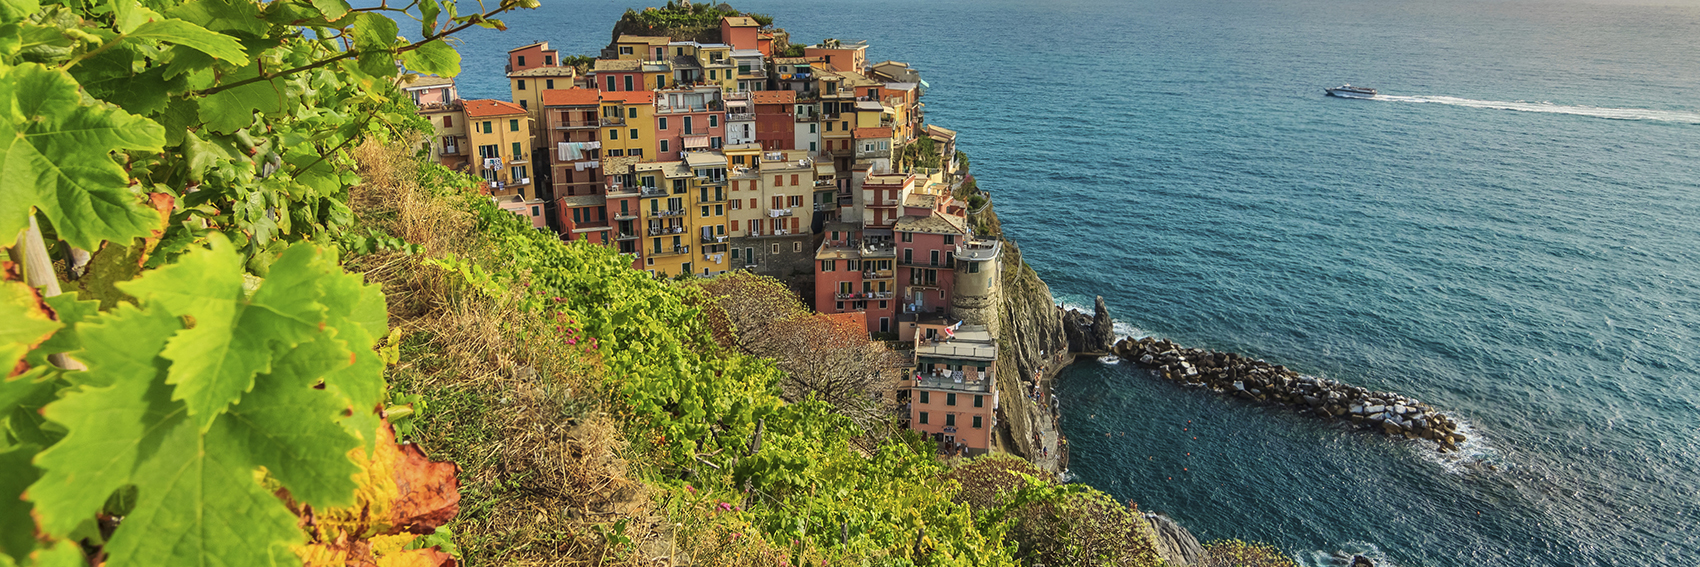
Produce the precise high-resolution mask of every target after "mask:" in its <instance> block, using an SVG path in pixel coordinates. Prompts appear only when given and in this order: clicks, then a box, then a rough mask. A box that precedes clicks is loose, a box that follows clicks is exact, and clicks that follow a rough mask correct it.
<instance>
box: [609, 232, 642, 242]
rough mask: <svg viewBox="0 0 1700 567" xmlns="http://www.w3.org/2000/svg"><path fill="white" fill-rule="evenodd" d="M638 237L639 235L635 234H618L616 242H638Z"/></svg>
mask: <svg viewBox="0 0 1700 567" xmlns="http://www.w3.org/2000/svg"><path fill="white" fill-rule="evenodd" d="M637 237H638V235H637V233H634V232H617V233H614V240H636V239H637Z"/></svg>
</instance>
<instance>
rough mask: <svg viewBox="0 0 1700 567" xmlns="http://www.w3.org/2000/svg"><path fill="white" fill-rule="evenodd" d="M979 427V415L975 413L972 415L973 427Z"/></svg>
mask: <svg viewBox="0 0 1700 567" xmlns="http://www.w3.org/2000/svg"><path fill="white" fill-rule="evenodd" d="M980 427H981V425H980V416H977V415H976V416H974V429H979V428H980Z"/></svg>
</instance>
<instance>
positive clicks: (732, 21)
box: [720, 16, 771, 55]
mask: <svg viewBox="0 0 1700 567" xmlns="http://www.w3.org/2000/svg"><path fill="white" fill-rule="evenodd" d="M760 31H761V24H758V23H756V20H755V18H749V17H745V16H727V17H724V18H720V43H724V44H727V45H730V46H732V49H760V48H761V41H760V33H759V32H760ZM769 41H771V36H770V37H769ZM770 49H771V47H770ZM762 54H763V55H767V53H766V52H765V51H764V52H763V53H762Z"/></svg>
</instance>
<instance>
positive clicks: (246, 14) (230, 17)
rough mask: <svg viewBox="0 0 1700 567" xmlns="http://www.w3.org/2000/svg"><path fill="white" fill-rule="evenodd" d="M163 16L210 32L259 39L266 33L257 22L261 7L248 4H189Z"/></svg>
mask: <svg viewBox="0 0 1700 567" xmlns="http://www.w3.org/2000/svg"><path fill="white" fill-rule="evenodd" d="M165 15H167V16H170V17H173V18H178V19H182V20H184V21H186V22H189V23H192V24H195V25H198V26H201V27H204V28H207V29H209V30H212V31H215V32H219V33H228V32H238V33H241V34H243V35H251V36H259V35H261V34H264V33H265V32H266V21H265V20H262V19H260V4H259V3H258V2H249V1H247V0H190V1H189V2H184V3H183V4H181V5H178V6H177V7H176V8H172V9H171V10H168V11H166V13H165Z"/></svg>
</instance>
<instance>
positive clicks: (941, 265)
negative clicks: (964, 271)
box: [897, 255, 956, 270]
mask: <svg viewBox="0 0 1700 567" xmlns="http://www.w3.org/2000/svg"><path fill="white" fill-rule="evenodd" d="M897 265H899V266H903V267H905V268H937V269H941V270H950V269H955V268H956V260H955V257H954V256H949V255H946V256H945V257H944V261H942V262H927V261H921V260H898V261H897Z"/></svg>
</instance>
